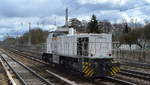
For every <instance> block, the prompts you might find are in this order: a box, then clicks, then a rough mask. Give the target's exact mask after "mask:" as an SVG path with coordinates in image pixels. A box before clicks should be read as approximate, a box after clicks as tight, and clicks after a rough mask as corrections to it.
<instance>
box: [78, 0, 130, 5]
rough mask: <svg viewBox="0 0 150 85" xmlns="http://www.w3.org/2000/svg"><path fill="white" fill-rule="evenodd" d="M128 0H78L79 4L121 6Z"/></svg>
mask: <svg viewBox="0 0 150 85" xmlns="http://www.w3.org/2000/svg"><path fill="white" fill-rule="evenodd" d="M127 1H129V0H78V3H80V4H105V3H112V4H120V5H123V4H125V3H126V2H127Z"/></svg>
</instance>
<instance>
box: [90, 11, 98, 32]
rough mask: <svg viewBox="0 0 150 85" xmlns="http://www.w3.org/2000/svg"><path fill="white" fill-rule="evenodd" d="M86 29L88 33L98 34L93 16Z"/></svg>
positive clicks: (96, 23) (96, 22)
mask: <svg viewBox="0 0 150 85" xmlns="http://www.w3.org/2000/svg"><path fill="white" fill-rule="evenodd" d="M87 29H88V32H90V33H98V21H97V19H96V16H95V15H94V14H93V15H92V18H91V20H90V22H89V23H88V27H87Z"/></svg>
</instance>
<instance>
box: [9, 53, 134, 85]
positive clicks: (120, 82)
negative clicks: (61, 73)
mask: <svg viewBox="0 0 150 85" xmlns="http://www.w3.org/2000/svg"><path fill="white" fill-rule="evenodd" d="M11 51H12V50H11ZM13 52H14V53H17V54H19V55H21V56H24V57H27V58H30V59H32V60H34V61H37V62H40V63H43V64H45V65H48V63H45V62H43V61H41V60H39V59H36V58H35V57H34V56H31V55H28V54H25V53H23V54H22V53H19V52H18V50H15V51H13ZM29 56H30V57H29ZM104 79H105V80H107V81H108V80H109V81H111V82H113V83H118V85H136V84H134V83H132V82H129V81H126V80H121V79H119V78H113V77H105V78H104ZM104 85H107V84H104Z"/></svg>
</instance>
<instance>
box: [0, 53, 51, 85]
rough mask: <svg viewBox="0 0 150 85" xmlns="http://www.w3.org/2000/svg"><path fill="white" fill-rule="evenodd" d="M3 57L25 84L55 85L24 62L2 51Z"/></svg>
mask: <svg viewBox="0 0 150 85" xmlns="http://www.w3.org/2000/svg"><path fill="white" fill-rule="evenodd" d="M1 59H2V60H3V62H4V63H6V64H7V66H8V67H9V68H10V69H11V70H12V71H13V73H14V74H15V75H16V76H17V77H18V78H19V80H20V82H21V83H22V84H23V85H53V83H51V82H49V81H47V80H46V79H45V78H43V77H41V76H40V75H39V74H37V73H36V72H35V71H33V70H31V69H30V68H29V67H27V66H26V65H24V64H23V63H21V62H19V61H17V60H15V59H14V58H12V57H11V56H8V55H6V54H4V53H2V52H1Z"/></svg>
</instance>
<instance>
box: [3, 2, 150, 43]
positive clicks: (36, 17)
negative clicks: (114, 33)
mask: <svg viewBox="0 0 150 85" xmlns="http://www.w3.org/2000/svg"><path fill="white" fill-rule="evenodd" d="M65 8H68V9H69V18H78V19H79V20H86V21H88V20H90V18H91V16H92V14H95V15H96V16H97V19H98V20H109V21H111V22H113V23H117V22H121V21H123V20H125V21H127V22H130V21H136V22H144V21H145V20H149V19H150V11H149V10H150V0H0V40H3V38H4V36H6V35H7V34H9V35H10V36H16V35H17V33H18V34H19V35H21V34H23V33H24V32H26V31H28V23H29V22H31V27H32V28H34V27H37V26H39V27H41V28H43V29H45V30H52V28H54V27H55V26H53V25H54V24H55V23H56V24H57V25H64V23H65V18H64V16H65Z"/></svg>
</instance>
